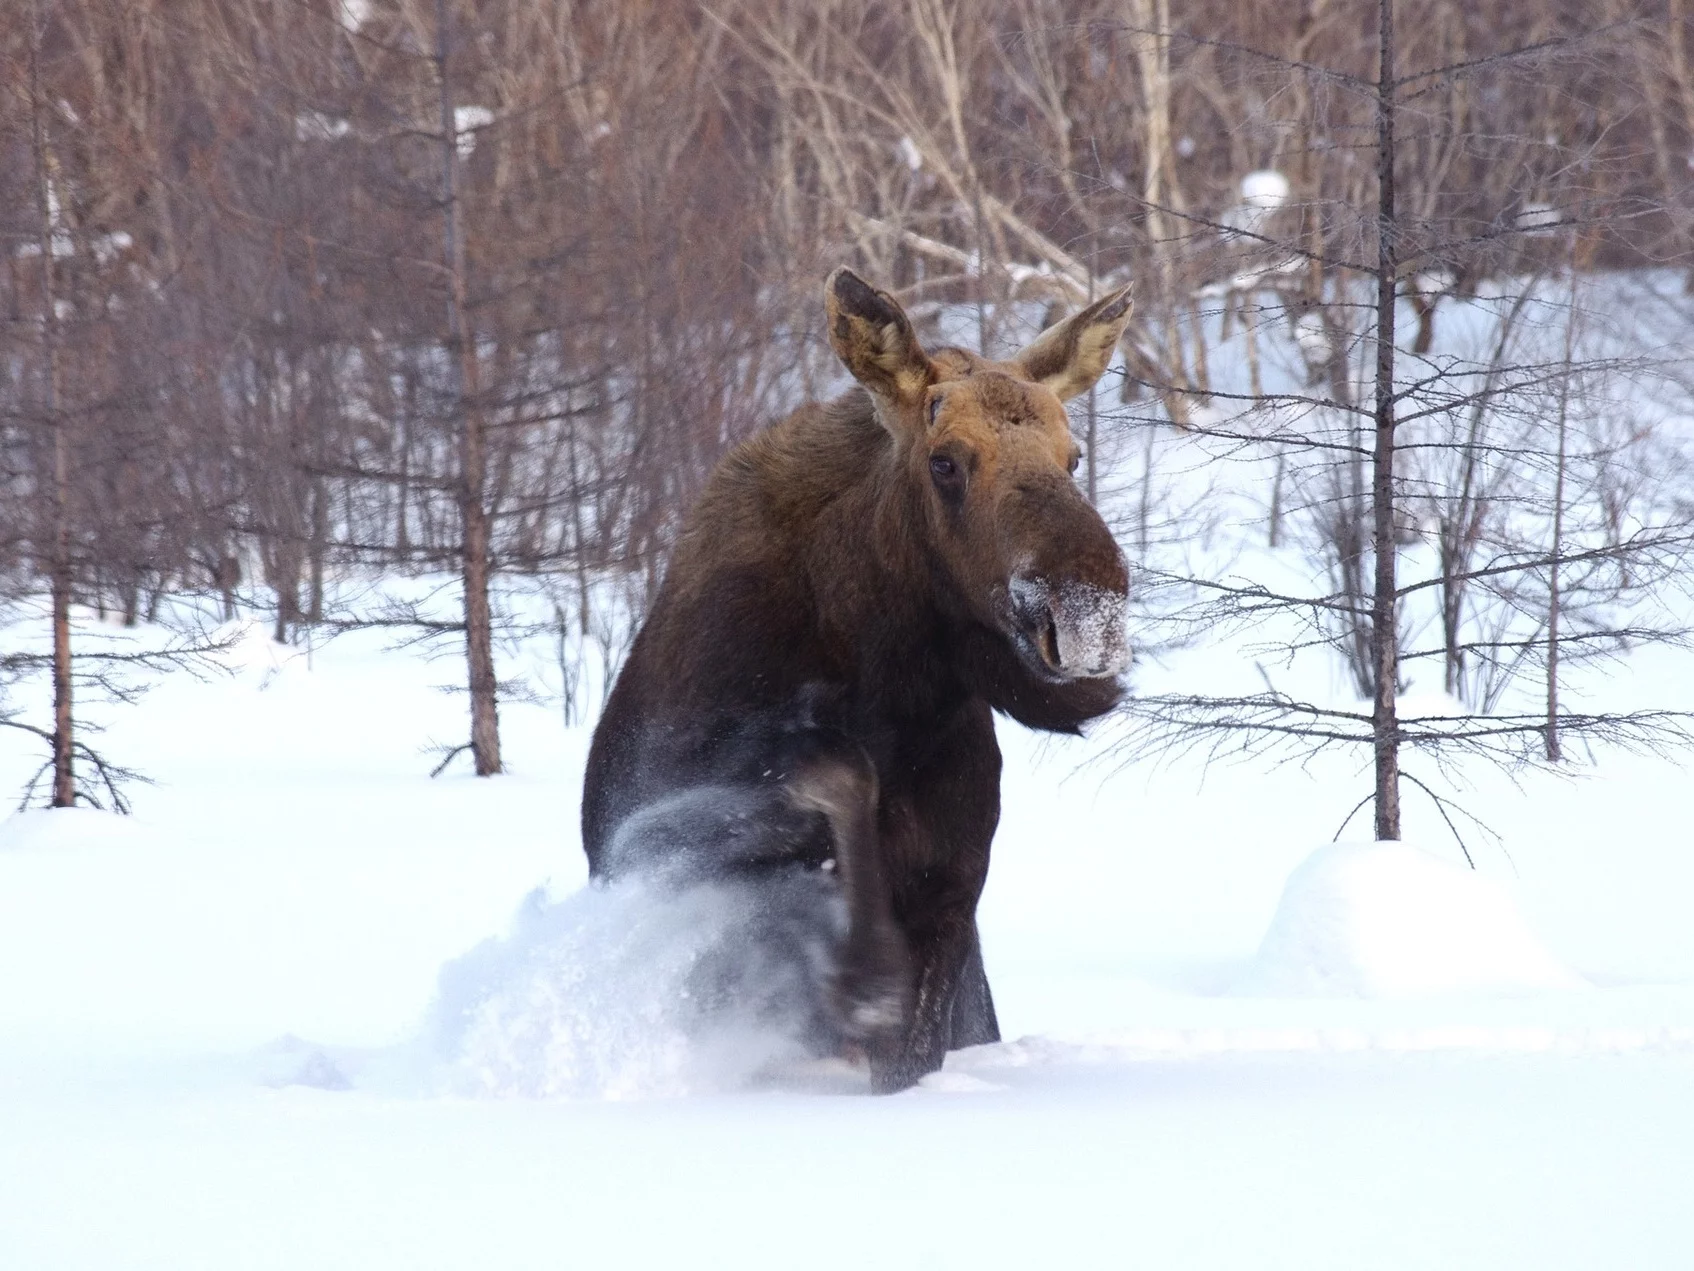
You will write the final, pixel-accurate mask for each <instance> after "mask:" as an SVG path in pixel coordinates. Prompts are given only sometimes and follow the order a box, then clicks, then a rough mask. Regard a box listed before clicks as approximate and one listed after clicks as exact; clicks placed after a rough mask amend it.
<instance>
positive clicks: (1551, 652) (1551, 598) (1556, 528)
mask: <svg viewBox="0 0 1694 1271" xmlns="http://www.w3.org/2000/svg"><path fill="white" fill-rule="evenodd" d="M1573 243H1574V239H1573ZM1575 353H1576V253H1575V250H1574V246H1573V250H1572V253H1571V261H1570V310H1569V312H1567V313H1566V314H1565V364H1564V374H1563V375H1562V376H1561V377H1560V378H1559V420H1558V452H1557V458H1556V460H1555V463H1554V468H1553V550H1552V551H1551V552H1550V553H1548V554H1549V555H1550V556H1551V557H1552V561H1553V563H1552V564H1551V565H1550V566H1549V567H1548V570H1547V580H1548V581H1547V737H1546V755H1547V760H1548V762H1549V763H1558V762H1559V760H1560V759H1562V758H1564V751H1563V748H1562V747H1561V746H1560V745H1559V609H1560V607H1561V597H1560V594H1559V586H1560V579H1559V554H1560V553H1561V552H1562V551H1564V544H1565V435H1566V428H1567V425H1568V423H1569V420H1570V375H1571V360H1572V358H1573V357H1574V356H1575Z"/></svg>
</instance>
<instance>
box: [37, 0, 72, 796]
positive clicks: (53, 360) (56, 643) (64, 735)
mask: <svg viewBox="0 0 1694 1271" xmlns="http://www.w3.org/2000/svg"><path fill="white" fill-rule="evenodd" d="M29 16H30V27H31V29H30V46H29V98H30V101H29V105H30V127H31V137H30V140H31V143H32V149H33V150H34V157H35V195H36V208H37V211H38V213H39V216H40V222H41V224H40V234H41V342H42V346H43V352H44V353H45V354H46V359H47V419H48V426H49V427H50V428H51V429H52V435H53V497H52V513H53V517H52V521H53V547H52V555H51V559H50V561H49V567H48V575H49V581H48V588H49V592H50V596H51V607H52V611H53V617H52V623H53V806H54V807H56V808H68V807H73V806H75V804H76V766H75V750H74V748H73V741H72V734H71V724H72V713H71V510H70V502H71V498H70V492H71V456H70V438H69V436H68V435H67V434H66V429H65V417H64V414H63V412H62V410H61V409H60V406H61V402H62V388H63V386H62V384H61V380H60V367H59V297H58V288H57V285H56V279H55V278H54V264H53V261H54V256H53V249H54V246H55V244H54V241H53V240H54V237H55V234H54V228H55V227H54V225H53V194H52V184H51V183H52V179H53V178H52V173H51V159H50V157H49V155H48V153H47V134H46V130H45V128H44V127H43V125H42V119H41V114H42V109H41V37H42V19H41V5H40V0H32V2H31V4H30V15H29Z"/></svg>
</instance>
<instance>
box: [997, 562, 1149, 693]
mask: <svg viewBox="0 0 1694 1271" xmlns="http://www.w3.org/2000/svg"><path fill="white" fill-rule="evenodd" d="M1011 591H1012V597H1013V602H1014V604H1015V605H1016V606H1017V610H1018V612H1019V614H1020V617H1021V619H1022V621H1023V624H1024V625H1025V627H1026V629H1027V630H1028V631H1029V633H1030V636H1031V638H1032V639H1033V641H1034V643H1035V647H1036V651H1037V652H1038V653H1039V654H1040V655H1041V660H1042V661H1043V662H1045V663H1046V664H1047V665H1048V666H1049V667H1050V668H1051V669H1052V670H1053V671H1055V672H1057V673H1058V674H1060V675H1063V676H1066V677H1068V678H1072V679H1096V678H1099V677H1101V676H1106V675H1120V674H1122V673H1123V672H1124V671H1126V670H1128V669H1129V662H1130V649H1129V634H1128V617H1129V615H1128V608H1129V597H1128V596H1127V595H1125V594H1124V593H1123V592H1121V591H1117V590H1115V589H1113V588H1109V587H1100V586H1097V585H1095V584H1093V583H1086V582H1081V581H1076V580H1065V581H1060V582H1053V581H1050V580H1048V579H1045V578H1033V577H1027V576H1026V577H1022V578H1015V579H1013V580H1012V586H1011Z"/></svg>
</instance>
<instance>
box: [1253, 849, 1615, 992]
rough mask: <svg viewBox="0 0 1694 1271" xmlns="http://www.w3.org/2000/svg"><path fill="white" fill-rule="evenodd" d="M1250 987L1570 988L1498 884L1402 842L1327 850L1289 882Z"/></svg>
mask: <svg viewBox="0 0 1694 1271" xmlns="http://www.w3.org/2000/svg"><path fill="white" fill-rule="evenodd" d="M1247 983H1248V984H1250V986H1251V988H1252V990H1253V991H1255V992H1258V993H1262V994H1266V995H1269V996H1279V997H1293V996H1304V995H1340V996H1354V997H1416V996H1427V995H1434V994H1441V993H1509V992H1533V991H1536V990H1541V989H1575V988H1580V987H1582V986H1583V981H1582V979H1581V977H1579V976H1577V975H1575V974H1574V973H1573V972H1571V971H1570V970H1569V969H1568V968H1566V967H1564V966H1562V965H1560V963H1559V961H1558V959H1557V958H1555V957H1554V956H1553V955H1552V954H1551V953H1549V952H1548V951H1547V949H1546V947H1545V946H1544V945H1542V943H1541V942H1540V941H1539V940H1538V939H1537V938H1536V937H1535V935H1534V934H1533V933H1532V932H1531V931H1530V929H1529V925H1528V924H1527V923H1526V922H1525V921H1524V918H1523V915H1522V913H1521V912H1520V911H1519V909H1518V906H1517V903H1516V901H1515V900H1514V899H1513V897H1512V896H1511V894H1510V893H1509V892H1508V891H1507V890H1506V889H1505V888H1504V887H1503V886H1502V885H1501V884H1500V883H1498V882H1496V881H1495V880H1493V879H1491V878H1484V877H1482V876H1481V875H1479V874H1477V873H1476V872H1475V871H1473V870H1467V869H1463V868H1461V867H1460V866H1457V865H1454V864H1451V863H1449V862H1447V861H1444V860H1442V859H1440V858H1439V857H1437V856H1435V855H1433V854H1431V853H1429V852H1425V851H1423V850H1422V849H1420V848H1417V847H1411V846H1408V845H1406V844H1403V843H1370V844H1343V845H1336V846H1332V847H1325V848H1320V849H1319V850H1318V851H1316V852H1314V853H1313V854H1312V855H1311V856H1310V857H1309V858H1307V860H1306V861H1305V862H1304V863H1303V864H1301V866H1300V867H1299V868H1298V869H1296V870H1295V871H1294V873H1293V874H1292V875H1291V876H1290V877H1289V879H1288V886H1287V888H1286V889H1285V890H1284V891H1283V894H1282V903H1281V904H1280V905H1279V906H1278V907H1277V911H1276V916H1275V917H1274V918H1273V919H1271V925H1270V930H1269V931H1268V932H1266V933H1265V940H1264V943H1263V945H1261V946H1260V948H1259V956H1258V959H1257V962H1256V963H1255V965H1254V967H1253V969H1252V971H1251V972H1249V975H1248V979H1247Z"/></svg>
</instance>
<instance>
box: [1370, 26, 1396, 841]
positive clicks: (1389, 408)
mask: <svg viewBox="0 0 1694 1271" xmlns="http://www.w3.org/2000/svg"><path fill="white" fill-rule="evenodd" d="M1377 18H1378V53H1379V56H1380V67H1379V69H1378V72H1377V96H1376V145H1377V153H1376V181H1377V270H1376V402H1375V405H1376V409H1375V412H1374V414H1375V418H1376V448H1375V450H1374V452H1373V454H1372V458H1371V498H1372V503H1373V508H1372V511H1373V513H1374V517H1373V521H1374V523H1373V526H1372V531H1371V539H1372V547H1373V548H1374V550H1375V553H1376V583H1375V587H1374V588H1373V591H1372V596H1371V664H1372V667H1373V668H1374V670H1375V678H1376V702H1375V706H1374V709H1373V711H1372V724H1371V731H1372V734H1373V740H1374V743H1375V752H1376V837H1377V838H1378V839H1379V840H1380V839H1398V838H1399V837H1400V732H1399V719H1398V717H1397V716H1396V713H1395V702H1394V692H1395V689H1396V687H1397V684H1398V680H1399V671H1400V666H1399V659H1400V647H1399V639H1398V627H1397V624H1396V601H1397V597H1396V595H1395V577H1394V573H1395V571H1394V566H1395V552H1396V550H1397V545H1396V543H1395V541H1394V353H1395V350H1394V295H1395V289H1396V287H1395V284H1396V278H1395V275H1396V272H1397V270H1398V268H1399V259H1398V244H1397V243H1396V241H1395V232H1396V229H1397V226H1396V223H1395V211H1394V123H1395V118H1394V116H1395V91H1396V90H1395V86H1394V0H1377Z"/></svg>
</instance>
